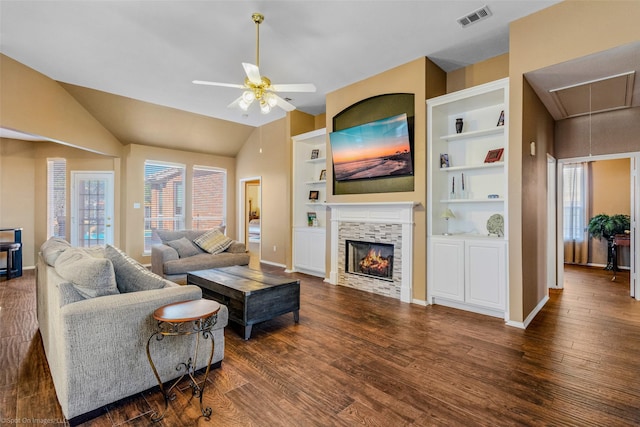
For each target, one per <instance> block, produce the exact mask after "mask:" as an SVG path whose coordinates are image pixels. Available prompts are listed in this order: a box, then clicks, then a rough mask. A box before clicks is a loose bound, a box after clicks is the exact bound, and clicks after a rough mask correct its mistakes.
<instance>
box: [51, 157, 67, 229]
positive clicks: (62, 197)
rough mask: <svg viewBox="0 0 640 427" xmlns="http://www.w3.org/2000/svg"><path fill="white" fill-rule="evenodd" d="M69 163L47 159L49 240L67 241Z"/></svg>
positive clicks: (62, 160)
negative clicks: (53, 238) (58, 238)
mask: <svg viewBox="0 0 640 427" xmlns="http://www.w3.org/2000/svg"><path fill="white" fill-rule="evenodd" d="M66 234H67V161H66V160H65V159H47V238H49V237H60V238H62V239H66Z"/></svg>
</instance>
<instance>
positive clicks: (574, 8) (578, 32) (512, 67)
mask: <svg viewBox="0 0 640 427" xmlns="http://www.w3.org/2000/svg"><path fill="white" fill-rule="evenodd" d="M637 16H640V2H635V1H633V2H629V1H613V0H612V1H589V2H578V1H566V2H562V3H559V4H557V5H554V6H551V7H549V8H547V9H544V10H542V11H540V12H537V13H534V14H532V15H529V16H527V17H525V18H522V19H520V20H517V21H514V22H512V23H511V25H510V48H509V76H510V83H509V84H510V90H509V93H510V114H509V116H510V128H509V140H510V148H509V240H510V241H509V310H510V316H511V319H512V320H514V321H524V320H525V318H526V317H527V316H528V315H529V312H528V311H525V305H524V283H523V274H524V271H523V263H531V262H537V261H536V260H527V259H523V252H522V247H523V244H524V241H523V229H524V228H526V227H529V225H530V224H528V223H525V222H524V221H523V219H522V218H523V198H522V188H523V171H522V167H523V166H522V158H523V155H524V154H526V153H523V149H522V147H523V145H524V144H523V123H522V116H523V81H524V74H525V73H527V72H531V71H535V70H538V69H540V68H544V67H548V66H550V65H554V64H557V63H560V62H565V61H568V60H571V59H576V58H579V57H582V56H585V55H589V54H592V53H596V52H600V51H603V50H606V49H610V48H613V47H616V46H620V45H623V44H627V43H630V42H633V41H637V40H638V26H637ZM526 244H530V242H527V243H526ZM527 292H528V290H527Z"/></svg>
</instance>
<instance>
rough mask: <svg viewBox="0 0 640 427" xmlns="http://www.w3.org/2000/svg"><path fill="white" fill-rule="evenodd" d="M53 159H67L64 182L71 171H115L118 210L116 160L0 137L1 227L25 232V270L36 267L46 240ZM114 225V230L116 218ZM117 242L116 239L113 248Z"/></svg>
mask: <svg viewBox="0 0 640 427" xmlns="http://www.w3.org/2000/svg"><path fill="white" fill-rule="evenodd" d="M53 157H56V158H64V159H66V160H67V183H69V182H70V174H71V171H115V172H116V173H115V175H116V186H115V204H116V206H115V209H118V207H119V203H120V202H119V194H120V192H119V188H118V185H117V182H118V175H119V174H118V168H117V164H119V161H118V159H115V158H112V157H108V156H102V155H100V154H95V153H91V152H88V151H84V150H79V149H75V148H72V147H66V146H64V145H60V144H56V143H52V142H29V141H18V140H11V139H1V138H0V176H1V178H0V189H1V190H2V197H1V198H0V228H3V227H22V228H23V229H24V230H23V234H22V237H23V251H22V252H23V254H22V256H23V266H24V267H25V268H28V267H33V266H34V265H35V260H36V259H37V254H38V251H39V249H40V246H41V245H42V243H44V241H45V240H46V239H47V159H48V158H53ZM70 206H71V192H70V191H67V207H70ZM116 212H117V210H116ZM114 226H115V227H116V229H117V227H118V218H116V223H115V224H114ZM67 232H69V228H68V229H67ZM68 238H69V235H68V234H67V239H68ZM117 239H118V236H116V241H115V242H114V243H115V244H116V245H117V244H118V240H117Z"/></svg>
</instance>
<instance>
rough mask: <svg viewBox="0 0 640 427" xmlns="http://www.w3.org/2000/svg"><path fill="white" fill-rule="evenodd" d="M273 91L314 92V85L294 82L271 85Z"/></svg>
mask: <svg viewBox="0 0 640 427" xmlns="http://www.w3.org/2000/svg"><path fill="white" fill-rule="evenodd" d="M271 89H272V90H273V91H275V92H315V91H316V86H315V85H314V84H313V83H294V84H284V85H271Z"/></svg>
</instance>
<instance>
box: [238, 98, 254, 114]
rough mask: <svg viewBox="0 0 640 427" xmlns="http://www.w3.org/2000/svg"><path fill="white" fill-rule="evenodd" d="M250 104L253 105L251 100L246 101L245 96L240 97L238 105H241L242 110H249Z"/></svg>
mask: <svg viewBox="0 0 640 427" xmlns="http://www.w3.org/2000/svg"><path fill="white" fill-rule="evenodd" d="M250 105H251V102H247V101H245V100H244V98H240V101H238V107H240V109H241V110H242V111H247V110H249V106H250Z"/></svg>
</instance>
